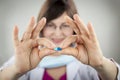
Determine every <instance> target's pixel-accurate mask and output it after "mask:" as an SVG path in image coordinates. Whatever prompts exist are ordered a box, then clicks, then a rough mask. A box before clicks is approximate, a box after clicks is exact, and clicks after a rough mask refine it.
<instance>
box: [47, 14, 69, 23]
mask: <svg viewBox="0 0 120 80" xmlns="http://www.w3.org/2000/svg"><path fill="white" fill-rule="evenodd" d="M65 16H67V13H63V14H62V15H61V16H60V17H58V18H56V19H53V20H51V21H50V22H52V23H55V24H60V23H65V22H66V21H65ZM50 22H49V23H50Z"/></svg>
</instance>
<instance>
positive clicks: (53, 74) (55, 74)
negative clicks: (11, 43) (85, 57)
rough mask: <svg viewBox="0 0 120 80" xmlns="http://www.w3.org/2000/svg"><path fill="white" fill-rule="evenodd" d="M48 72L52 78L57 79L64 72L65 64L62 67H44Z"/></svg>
mask: <svg viewBox="0 0 120 80" xmlns="http://www.w3.org/2000/svg"><path fill="white" fill-rule="evenodd" d="M46 71H47V72H48V74H49V75H50V76H51V77H52V78H53V79H55V80H56V79H57V80H58V79H59V78H60V77H61V76H62V75H63V74H65V72H66V66H62V67H57V68H51V69H46Z"/></svg>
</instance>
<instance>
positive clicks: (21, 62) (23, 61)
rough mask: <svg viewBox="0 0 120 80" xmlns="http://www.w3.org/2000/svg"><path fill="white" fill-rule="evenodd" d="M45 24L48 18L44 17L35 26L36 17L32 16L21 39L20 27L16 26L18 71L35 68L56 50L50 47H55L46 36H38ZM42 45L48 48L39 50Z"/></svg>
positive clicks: (16, 65) (14, 33)
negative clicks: (19, 34)
mask: <svg viewBox="0 0 120 80" xmlns="http://www.w3.org/2000/svg"><path fill="white" fill-rule="evenodd" d="M45 24H46V18H42V19H41V20H40V21H39V23H38V24H37V25H36V26H35V20H34V17H32V18H31V21H30V23H29V25H28V27H27V29H26V31H25V33H24V35H23V37H22V40H21V41H20V40H19V39H18V27H17V26H15V28H14V31H13V41H14V47H15V64H14V66H15V67H16V70H17V72H19V73H25V72H27V71H29V70H31V69H33V68H35V67H36V66H37V65H38V64H39V62H40V60H41V59H42V58H43V57H44V56H46V55H49V54H51V53H53V52H54V51H53V50H52V49H50V48H54V47H55V45H53V43H52V42H51V41H49V40H48V39H46V38H38V36H39V33H40V31H41V30H42V29H43V27H44V26H45ZM34 26H35V27H34ZM40 45H44V46H46V48H44V49H41V50H39V49H38V46H40Z"/></svg>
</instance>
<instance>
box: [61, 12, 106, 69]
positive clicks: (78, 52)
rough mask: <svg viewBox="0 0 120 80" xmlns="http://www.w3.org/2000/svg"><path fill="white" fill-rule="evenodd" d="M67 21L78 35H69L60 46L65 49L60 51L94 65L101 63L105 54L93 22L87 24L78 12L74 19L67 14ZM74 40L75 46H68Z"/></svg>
mask: <svg viewBox="0 0 120 80" xmlns="http://www.w3.org/2000/svg"><path fill="white" fill-rule="evenodd" d="M66 22H67V23H68V24H69V25H70V27H72V28H73V30H74V31H75V33H76V35H72V36H69V37H68V38H66V39H65V40H64V41H63V42H62V44H61V45H60V47H62V48H63V50H62V51H60V52H59V53H60V54H67V55H72V56H74V57H76V58H77V59H78V60H80V61H81V62H82V63H84V64H87V65H90V66H92V67H97V66H99V65H101V64H102V60H103V58H104V56H103V54H102V51H101V49H100V46H99V42H98V40H97V37H96V34H95V31H94V29H93V26H92V25H91V23H88V25H87V26H86V25H85V24H84V23H83V22H82V20H81V19H80V18H79V16H78V15H77V14H75V15H74V20H73V19H71V18H70V17H68V16H66ZM73 42H74V43H75V45H76V46H75V48H73V47H68V46H69V45H70V44H71V43H73Z"/></svg>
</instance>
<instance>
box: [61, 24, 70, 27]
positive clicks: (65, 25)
mask: <svg viewBox="0 0 120 80" xmlns="http://www.w3.org/2000/svg"><path fill="white" fill-rule="evenodd" d="M62 26H63V27H64V28H69V27H70V26H69V25H67V24H64V25H62Z"/></svg>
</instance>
